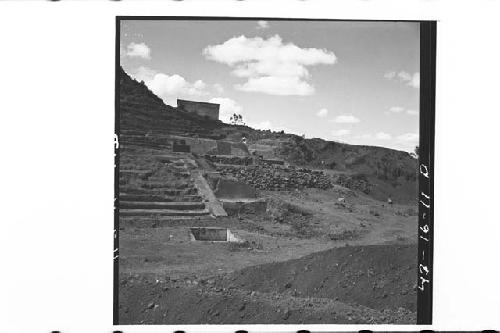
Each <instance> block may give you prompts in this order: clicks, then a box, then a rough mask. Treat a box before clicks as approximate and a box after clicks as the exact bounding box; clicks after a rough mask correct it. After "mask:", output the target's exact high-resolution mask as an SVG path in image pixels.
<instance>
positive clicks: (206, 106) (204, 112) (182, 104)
mask: <svg viewBox="0 0 500 333" xmlns="http://www.w3.org/2000/svg"><path fill="white" fill-rule="evenodd" d="M219 107H220V105H219V104H214V103H206V102H193V101H186V100H182V99H178V100H177V108H178V109H180V110H182V111H186V112H190V113H196V114H198V115H200V116H203V117H208V118H210V119H213V120H219Z"/></svg>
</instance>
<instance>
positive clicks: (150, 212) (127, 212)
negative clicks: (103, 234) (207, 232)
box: [119, 209, 210, 217]
mask: <svg viewBox="0 0 500 333" xmlns="http://www.w3.org/2000/svg"><path fill="white" fill-rule="evenodd" d="M119 212H120V216H154V215H161V216H189V217H196V216H206V215H209V214H210V212H209V211H208V209H201V210H177V209H120V210H119Z"/></svg>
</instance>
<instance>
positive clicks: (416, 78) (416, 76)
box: [384, 71, 420, 88]
mask: <svg viewBox="0 0 500 333" xmlns="http://www.w3.org/2000/svg"><path fill="white" fill-rule="evenodd" d="M384 78H386V79H387V80H397V81H399V82H403V83H406V84H407V85H409V86H410V87H413V88H419V87H420V73H419V72H416V73H413V74H410V73H408V72H407V71H400V72H395V71H390V72H386V73H384Z"/></svg>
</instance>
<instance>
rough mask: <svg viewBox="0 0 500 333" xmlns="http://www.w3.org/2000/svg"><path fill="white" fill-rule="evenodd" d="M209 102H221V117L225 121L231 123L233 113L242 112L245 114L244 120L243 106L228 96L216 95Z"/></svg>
mask: <svg viewBox="0 0 500 333" xmlns="http://www.w3.org/2000/svg"><path fill="white" fill-rule="evenodd" d="M208 102H209V103H215V104H219V105H220V107H219V119H220V120H222V121H223V122H225V123H229V118H230V117H231V116H232V115H233V114H235V113H236V114H241V115H242V116H243V121H245V117H244V115H243V107H241V105H239V104H238V103H237V102H236V101H234V100H232V99H230V98H226V97H215V98H212V99H210V100H209V101H208Z"/></svg>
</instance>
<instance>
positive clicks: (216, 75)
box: [120, 20, 420, 152]
mask: <svg viewBox="0 0 500 333" xmlns="http://www.w3.org/2000/svg"><path fill="white" fill-rule="evenodd" d="M419 38H420V36H419V24H418V23H415V22H358V21H275V20H268V21H263V20H233V21H224V20H223V21H221V20H157V21H155V20H146V21H141V20H126V21H121V27H120V64H121V66H122V67H123V68H124V70H125V71H126V72H127V73H128V74H129V75H131V76H132V77H134V78H135V79H137V80H139V81H144V82H145V84H146V85H147V86H148V87H149V88H150V89H151V90H152V91H153V92H154V93H155V94H156V95H158V96H159V97H161V98H162V99H163V100H164V102H165V103H166V104H168V105H172V106H176V105H177V103H176V100H177V98H180V99H189V100H194V101H202V102H212V103H218V104H220V118H221V120H223V121H226V122H229V117H230V116H231V115H232V114H233V113H237V114H241V115H242V116H243V121H244V122H245V123H246V124H247V125H249V126H251V127H254V128H259V129H270V130H274V131H278V130H284V131H285V132H288V133H294V134H298V135H305V137H307V138H314V137H316V138H322V139H325V140H333V141H340V142H346V143H350V144H363V145H372V146H382V147H389V148H393V149H398V150H405V151H409V152H412V151H413V150H414V148H415V146H416V145H418V132H419V130H418V128H419V126H418V119H419V117H418V114H419V83H420V73H419V53H420V50H419Z"/></svg>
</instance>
